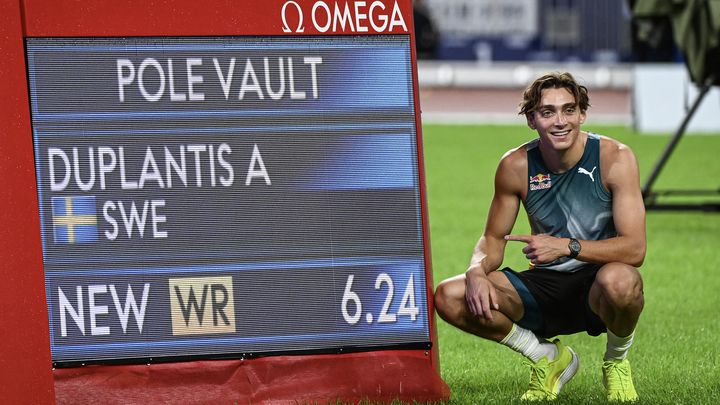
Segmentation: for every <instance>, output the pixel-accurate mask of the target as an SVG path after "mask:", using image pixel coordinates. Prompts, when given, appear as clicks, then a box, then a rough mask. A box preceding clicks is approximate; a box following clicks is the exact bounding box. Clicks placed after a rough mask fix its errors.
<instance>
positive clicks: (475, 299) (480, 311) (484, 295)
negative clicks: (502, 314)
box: [465, 267, 500, 321]
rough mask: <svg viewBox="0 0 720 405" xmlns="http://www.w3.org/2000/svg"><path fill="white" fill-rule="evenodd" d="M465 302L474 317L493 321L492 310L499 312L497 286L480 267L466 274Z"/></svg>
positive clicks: (469, 270)
mask: <svg viewBox="0 0 720 405" xmlns="http://www.w3.org/2000/svg"><path fill="white" fill-rule="evenodd" d="M465 301H466V302H467V305H468V308H470V312H471V313H472V314H473V315H476V316H479V317H481V318H485V319H487V320H489V321H492V319H493V316H492V310H491V308H492V309H495V310H498V309H499V308H500V306H499V305H498V304H497V302H498V300H497V292H496V291H495V286H494V285H493V284H492V283H491V282H490V280H488V278H487V275H486V274H485V271H484V270H483V269H482V268H480V267H475V268H473V267H471V268H470V269H468V271H467V272H465Z"/></svg>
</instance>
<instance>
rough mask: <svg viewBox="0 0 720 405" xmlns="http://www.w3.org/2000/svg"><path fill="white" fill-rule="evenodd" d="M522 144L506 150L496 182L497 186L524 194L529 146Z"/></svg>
mask: <svg viewBox="0 0 720 405" xmlns="http://www.w3.org/2000/svg"><path fill="white" fill-rule="evenodd" d="M528 144H529V143H526V144H523V145H520V146H518V147H516V148H513V149H510V150H509V151H507V152H505V154H504V155H503V157H502V158H501V159H500V163H499V164H498V168H497V173H496V176H495V182H496V187H497V188H502V189H504V190H506V191H507V192H509V193H512V194H516V195H518V196H522V195H523V194H524V190H525V188H527V184H526V181H527V168H528V159H527V146H528Z"/></svg>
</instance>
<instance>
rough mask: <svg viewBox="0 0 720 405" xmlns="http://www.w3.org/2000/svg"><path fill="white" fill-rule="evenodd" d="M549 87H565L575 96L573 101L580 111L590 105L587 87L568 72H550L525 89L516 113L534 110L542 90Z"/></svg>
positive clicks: (529, 112)
mask: <svg viewBox="0 0 720 405" xmlns="http://www.w3.org/2000/svg"><path fill="white" fill-rule="evenodd" d="M550 88H553V89H567V90H568V91H569V92H570V94H572V95H573V97H575V101H576V102H577V105H578V107H579V108H580V111H582V112H585V111H587V109H588V108H589V107H590V99H589V98H588V89H587V87H585V86H583V85H581V84H579V83H578V82H577V81H575V78H574V77H573V76H572V75H571V74H570V73H568V72H565V73H560V72H552V73H547V74H545V75H543V76H541V77H539V78H537V79H536V80H535V81H534V82H532V84H530V85H529V86H528V87H527V88H526V89H525V92H524V93H523V101H522V102H521V103H520V112H519V113H518V114H519V115H528V114H532V113H533V112H535V110H536V109H537V108H538V107H539V106H540V102H541V98H542V91H543V90H545V89H550Z"/></svg>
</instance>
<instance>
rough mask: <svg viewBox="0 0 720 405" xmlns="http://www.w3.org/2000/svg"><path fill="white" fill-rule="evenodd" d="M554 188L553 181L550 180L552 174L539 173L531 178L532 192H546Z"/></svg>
mask: <svg viewBox="0 0 720 405" xmlns="http://www.w3.org/2000/svg"><path fill="white" fill-rule="evenodd" d="M550 187H552V181H551V180H550V174H549V173H548V174H543V173H538V174H536V175H534V176H530V191H535V190H545V189H548V188H550Z"/></svg>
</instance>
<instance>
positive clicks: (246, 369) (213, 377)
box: [54, 351, 450, 404]
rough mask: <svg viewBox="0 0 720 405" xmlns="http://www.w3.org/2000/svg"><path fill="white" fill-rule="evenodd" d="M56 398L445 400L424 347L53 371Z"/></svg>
mask: <svg viewBox="0 0 720 405" xmlns="http://www.w3.org/2000/svg"><path fill="white" fill-rule="evenodd" d="M54 376H55V394H56V400H57V403H58V404H77V403H84V404H94V403H102V404H128V403H132V404H158V403H174V404H180V403H182V404H210V403H212V404H219V403H227V404H263V403H273V404H282V403H293V404H295V403H312V404H323V403H330V404H336V403H358V402H360V401H363V400H368V401H373V402H391V401H394V400H400V401H403V402H414V401H417V402H435V401H444V400H447V399H449V398H450V389H449V388H448V386H447V384H445V382H444V381H443V380H442V379H441V378H440V376H439V375H438V373H437V372H436V370H435V369H434V367H433V366H432V362H431V360H430V358H429V355H426V354H425V352H424V351H380V352H370V353H352V354H342V355H315V356H274V357H264V358H258V359H252V360H221V361H195V362H184V363H164V364H152V365H123V366H86V367H79V368H70V369H56V370H54Z"/></svg>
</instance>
